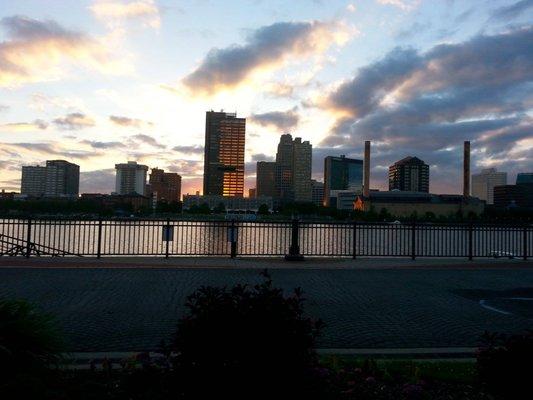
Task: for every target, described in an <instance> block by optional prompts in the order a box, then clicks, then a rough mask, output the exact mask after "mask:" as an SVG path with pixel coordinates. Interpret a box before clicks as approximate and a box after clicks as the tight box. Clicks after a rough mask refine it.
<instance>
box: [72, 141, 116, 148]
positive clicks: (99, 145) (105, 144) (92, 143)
mask: <svg viewBox="0 0 533 400" xmlns="http://www.w3.org/2000/svg"><path fill="white" fill-rule="evenodd" d="M80 143H82V144H86V145H88V146H91V147H92V148H93V149H120V148H124V147H126V145H125V144H124V143H122V142H100V141H94V140H82V141H81V142H80Z"/></svg>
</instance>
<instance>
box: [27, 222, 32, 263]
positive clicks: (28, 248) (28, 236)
mask: <svg viewBox="0 0 533 400" xmlns="http://www.w3.org/2000/svg"><path fill="white" fill-rule="evenodd" d="M30 253H31V218H28V227H27V232H26V258H30Z"/></svg>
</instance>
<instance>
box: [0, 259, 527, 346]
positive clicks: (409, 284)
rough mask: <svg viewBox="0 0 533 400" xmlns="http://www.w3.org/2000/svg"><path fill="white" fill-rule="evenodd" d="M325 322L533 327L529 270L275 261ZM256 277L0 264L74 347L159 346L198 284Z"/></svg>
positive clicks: (401, 328)
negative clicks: (302, 265)
mask: <svg viewBox="0 0 533 400" xmlns="http://www.w3.org/2000/svg"><path fill="white" fill-rule="evenodd" d="M272 275H273V278H274V282H275V284H277V285H278V286H280V287H283V288H284V289H286V290H291V289H292V288H294V287H297V286H300V287H302V288H303V290H304V292H305V294H306V297H307V298H308V302H307V311H308V313H309V314H310V315H313V316H316V317H320V318H322V319H323V320H324V321H325V322H326V324H327V328H326V330H325V332H324V335H323V337H322V339H321V342H320V343H319V345H320V347H323V348H415V347H417V348H420V347H469V346H476V345H477V344H478V338H479V336H480V334H481V333H482V332H483V331H485V330H490V331H498V332H509V333H510V332H518V331H521V330H524V329H527V328H533V301H531V300H528V299H532V298H533V269H531V268H523V269H522V268H520V267H516V266H515V267H509V268H507V269H506V268H486V269H484V268H481V269H471V270H468V269H466V268H465V269H461V268H454V269H448V270H447V269H444V268H428V269H427V270H426V269H421V268H416V269H412V268H394V269H375V270H372V269H364V270H361V269H283V270H281V269H276V270H273V271H272ZM258 280H259V277H258V271H257V270H254V269H235V268H231V269H230V268H227V269H222V268H218V269H208V268H157V267H155V268H154V267H153V268H124V267H123V268H112V269H103V268H89V267H84V268H67V267H62V268H50V267H48V268H23V267H12V268H6V267H5V264H4V267H2V268H0V297H9V298H26V299H29V300H30V301H33V302H35V303H36V304H37V305H38V306H39V307H40V308H42V309H43V310H45V311H48V312H52V313H54V314H55V315H56V316H57V319H58V321H59V323H60V325H61V326H62V328H63V330H64V333H65V335H66V338H67V340H68V342H69V343H70V350H71V351H139V350H155V349H157V345H158V343H159V342H160V340H161V339H162V338H168V337H169V335H171V334H172V332H173V330H174V327H175V324H176V321H177V319H178V318H179V317H180V315H183V312H184V308H183V303H184V300H185V297H186V295H188V294H189V293H191V292H192V291H193V290H194V289H195V288H197V287H199V286H200V285H232V284H234V283H237V282H241V283H253V282H256V281H258Z"/></svg>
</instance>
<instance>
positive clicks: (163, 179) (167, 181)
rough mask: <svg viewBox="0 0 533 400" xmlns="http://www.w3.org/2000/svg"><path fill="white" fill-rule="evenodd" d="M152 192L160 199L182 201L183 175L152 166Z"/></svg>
mask: <svg viewBox="0 0 533 400" xmlns="http://www.w3.org/2000/svg"><path fill="white" fill-rule="evenodd" d="M149 186H150V192H151V194H152V195H154V196H155V197H156V200H158V201H166V202H169V203H171V202H175V201H181V176H180V175H178V174H177V173H175V172H165V171H164V170H162V169H159V168H152V173H151V174H150V179H149Z"/></svg>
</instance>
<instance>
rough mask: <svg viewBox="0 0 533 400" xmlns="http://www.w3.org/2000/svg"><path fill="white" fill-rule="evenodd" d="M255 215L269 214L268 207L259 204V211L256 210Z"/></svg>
mask: <svg viewBox="0 0 533 400" xmlns="http://www.w3.org/2000/svg"><path fill="white" fill-rule="evenodd" d="M257 213H258V214H260V215H268V214H270V212H269V211H268V206H267V205H266V204H261V205H260V206H259V209H258V210H257Z"/></svg>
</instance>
